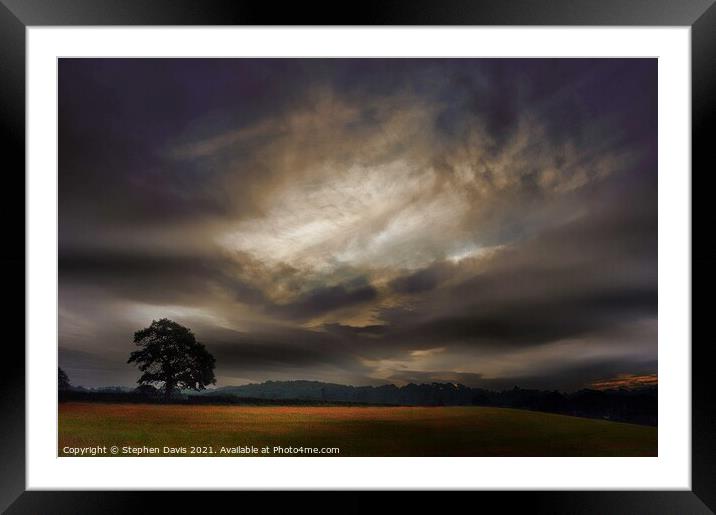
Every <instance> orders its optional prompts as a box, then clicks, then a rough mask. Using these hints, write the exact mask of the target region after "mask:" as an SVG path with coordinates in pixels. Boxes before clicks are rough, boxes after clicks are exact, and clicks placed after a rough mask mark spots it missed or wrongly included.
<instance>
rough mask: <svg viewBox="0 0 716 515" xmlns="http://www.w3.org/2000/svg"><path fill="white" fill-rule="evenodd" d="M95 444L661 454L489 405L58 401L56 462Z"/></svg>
mask: <svg viewBox="0 0 716 515" xmlns="http://www.w3.org/2000/svg"><path fill="white" fill-rule="evenodd" d="M97 446H99V447H100V449H99V452H98V454H96V455H98V456H111V455H113V452H112V450H111V448H112V446H117V448H118V449H116V451H117V454H116V455H118V456H131V455H137V454H138V453H139V452H140V451H141V452H142V454H141V455H143V456H146V455H150V452H152V451H147V450H146V449H145V447H146V448H154V449H155V450H156V451H157V452H156V454H153V455H180V456H207V455H209V456H215V457H216V456H247V455H249V456H260V455H265V456H281V455H293V456H305V455H306V454H301V453H299V452H292V453H290V454H289V453H285V454H281V453H279V452H278V451H277V450H276V449H275V447H283V448H286V447H293V448H299V447H310V448H318V449H321V448H334V447H337V448H339V449H340V453H337V454H335V453H334V454H331V455H335V456H656V454H657V429H656V428H655V427H646V426H638V425H633V424H622V423H617V422H608V421H603V420H591V419H584V418H577V417H567V416H563V415H553V414H547V413H536V412H530V411H522V410H513V409H506V408H487V407H444V408H443V407H439V408H432V407H345V406H338V407H330V406H320V407H312V406H286V407H276V406H207V405H193V406H187V405H176V404H175V405H156V404H106V403H79V402H67V403H61V404H60V410H59V451H58V452H59V455H60V456H67V455H72V454H73V453H79V452H81V451H79V450H78V449H80V448H89V447H97ZM165 446H166V447H172V448H181V447H183V448H184V449H183V450H182V449H177V450H175V451H173V452H172V451H169V450H167V449H165V448H164V447H165ZM251 446H253V447H254V448H255V449H254V450H253V452H247V451H249V449H247V447H251ZM102 447H106V449H102ZM133 447H137V448H139V449H132V448H133ZM237 447H238V448H237ZM265 447H268V449H269V451H268V452H266V453H262V452H261V451H262V448H265ZM70 448H74V449H70ZM123 448H125V449H123ZM192 448H195V449H192ZM196 448H198V449H196ZM222 448H225V449H226V452H224V451H223V450H222ZM192 451H194V452H192ZM210 451H211V452H210ZM89 452H91V451H89V450H86V451H85V455H87V454H88V453H89ZM309 455H315V454H309Z"/></svg>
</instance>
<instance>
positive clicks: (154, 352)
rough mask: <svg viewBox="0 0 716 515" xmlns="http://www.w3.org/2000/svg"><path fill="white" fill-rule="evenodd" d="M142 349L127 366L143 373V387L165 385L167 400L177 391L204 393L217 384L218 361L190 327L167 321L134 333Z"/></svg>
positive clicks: (153, 322)
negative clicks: (198, 391) (206, 389)
mask: <svg viewBox="0 0 716 515" xmlns="http://www.w3.org/2000/svg"><path fill="white" fill-rule="evenodd" d="M134 343H135V344H136V345H137V346H138V347H139V350H135V351H134V352H132V353H131V354H130V355H129V360H127V363H136V364H137V366H138V367H139V370H141V371H142V372H143V374H142V376H141V377H140V378H139V379H138V380H137V383H139V384H152V383H159V384H161V383H163V390H164V398H165V399H169V398H170V397H171V396H172V393H173V392H174V391H175V390H177V389H180V388H181V389H186V388H191V389H192V390H203V389H204V387H206V385H208V384H214V383H215V382H216V379H215V378H214V364H215V362H216V360H215V359H214V356H212V355H211V354H210V353H209V351H207V350H206V347H204V345H203V344H201V343H199V342H197V341H196V338H195V337H194V334H193V333H192V332H191V331H190V330H189V329H187V328H186V327H184V326H182V325H180V324H177V323H176V322H173V321H172V320H169V319H167V318H162V319H161V320H154V321H152V325H150V326H149V327H147V328H146V329H142V330H140V331H137V332H136V333H134Z"/></svg>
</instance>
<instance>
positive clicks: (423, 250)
mask: <svg viewBox="0 0 716 515" xmlns="http://www.w3.org/2000/svg"><path fill="white" fill-rule="evenodd" d="M656 95H657V67H656V60H653V59H186V60H184V59H61V60H60V64H59V281H60V284H59V287H60V318H59V320H60V341H59V345H60V364H61V366H63V367H65V368H66V369H67V370H68V373H70V377H71V379H72V381H73V383H75V384H83V385H85V386H99V385H131V384H132V383H133V382H134V381H135V380H136V375H137V374H136V371H135V370H133V369H132V368H131V367H130V366H128V365H126V363H125V362H126V356H128V354H129V352H130V351H131V350H132V348H131V347H132V344H131V340H132V334H133V331H135V330H137V329H140V328H142V327H145V326H147V325H148V324H150V323H151V321H152V320H153V319H157V318H161V317H169V318H172V319H174V320H176V321H177V322H180V323H182V324H184V325H187V326H189V327H191V328H192V330H193V332H194V333H195V334H196V335H197V336H198V337H199V339H200V340H202V341H203V342H204V343H205V344H206V345H207V348H208V349H209V350H210V351H211V352H212V353H213V354H214V355H215V356H216V358H217V378H218V384H219V385H220V386H225V385H230V384H240V383H245V382H249V381H262V380H267V379H315V380H327V381H332V382H338V383H346V384H382V383H387V382H394V383H396V384H402V383H405V382H410V381H414V382H423V381H428V382H429V381H452V382H461V383H464V384H467V385H470V386H488V387H511V386H514V385H515V384H518V385H520V386H525V387H540V388H549V389H553V388H554V389H574V388H579V387H582V386H588V385H590V384H593V383H597V382H604V381H611V380H618V379H617V378H623V377H629V376H634V377H640V376H645V377H651V375H653V374H655V373H656V363H657V334H656V326H657V269H658V266H657V265H658V260H657V207H658V206H657V163H656V141H657V134H656V119H657V116H656V115H657V113H656V98H657V96H656Z"/></svg>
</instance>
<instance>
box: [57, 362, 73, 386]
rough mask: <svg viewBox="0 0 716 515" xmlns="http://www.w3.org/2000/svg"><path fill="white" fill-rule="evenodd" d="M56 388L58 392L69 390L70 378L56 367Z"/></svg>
mask: <svg viewBox="0 0 716 515" xmlns="http://www.w3.org/2000/svg"><path fill="white" fill-rule="evenodd" d="M57 388H58V389H59V390H69V389H70V388H71V385H70V378H69V377H67V374H65V371H64V370H62V369H61V368H60V367H57Z"/></svg>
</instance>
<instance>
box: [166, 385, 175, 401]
mask: <svg viewBox="0 0 716 515" xmlns="http://www.w3.org/2000/svg"><path fill="white" fill-rule="evenodd" d="M173 390H174V385H173V384H172V383H171V382H170V381H167V382H166V383H164V400H165V401H169V399H171V396H172V391H173Z"/></svg>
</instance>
